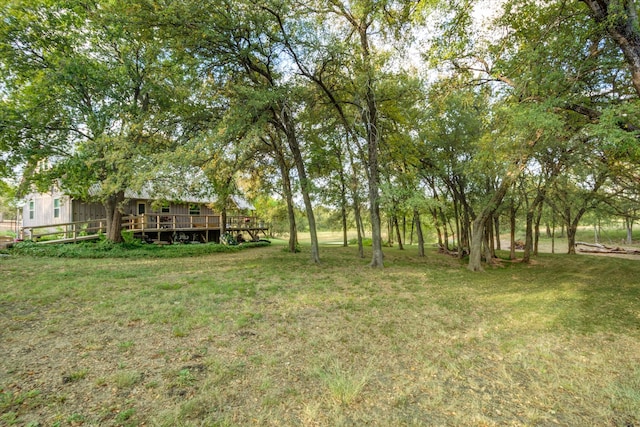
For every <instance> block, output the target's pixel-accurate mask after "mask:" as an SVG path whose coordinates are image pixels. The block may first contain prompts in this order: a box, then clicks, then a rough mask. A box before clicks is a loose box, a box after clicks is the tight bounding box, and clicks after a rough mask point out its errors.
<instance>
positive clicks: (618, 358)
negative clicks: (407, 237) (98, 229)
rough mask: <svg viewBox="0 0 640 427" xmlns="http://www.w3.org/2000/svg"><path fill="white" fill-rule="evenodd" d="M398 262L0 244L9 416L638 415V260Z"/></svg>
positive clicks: (134, 421) (326, 420)
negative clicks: (88, 253)
mask: <svg viewBox="0 0 640 427" xmlns="http://www.w3.org/2000/svg"><path fill="white" fill-rule="evenodd" d="M385 255H386V258H385V262H386V268H385V269H384V270H383V271H376V270H371V269H370V268H369V267H368V266H367V264H368V261H369V259H368V258H367V259H364V260H361V259H359V258H356V249H355V248H343V247H340V246H338V245H332V246H323V247H322V248H321V257H322V259H323V263H322V265H320V266H315V265H311V264H310V263H309V262H308V258H309V254H308V248H307V247H305V246H303V251H302V253H298V254H293V255H292V254H287V253H285V252H284V251H283V249H282V247H281V246H277V245H272V246H270V247H260V248H251V249H247V250H244V251H240V252H233V253H214V254H208V255H200V256H194V257H179V258H170V259H161V258H158V259H156V258H134V259H131V258H119V259H112V258H105V259H73V258H46V257H45V258H42V257H37V258H36V257H33V258H32V257H23V256H20V257H17V256H9V257H0V277H1V278H2V279H1V280H0V334H1V336H0V343H1V344H0V425H20V426H25V425H31V426H55V425H60V426H80V425H100V426H125V425H132V426H133V425H148V426H191V425H194V426H195V425H206V426H214V425H222V426H226V425H229V426H235V425H242V426H245V425H256V426H263V425H274V426H276V425H296V426H297V425H300V426H340V425H344V426H346V425H354V426H359V425H375V426H411V425H447V426H470V425H473V426H497V425H500V426H502V425H506V426H536V425H539V426H554V425H558V426H591V425H593V426H631V425H635V426H639V425H640V279H639V278H640V261H634V260H626V259H616V258H608V257H596V256H587V255H577V256H567V255H550V254H542V255H540V256H539V257H538V258H536V260H535V262H534V263H533V264H532V265H522V264H520V263H508V262H504V263H503V265H502V266H499V267H495V268H491V269H489V270H487V271H486V272H484V273H471V272H469V271H467V269H466V268H465V265H464V264H463V263H461V262H460V261H458V260H456V259H454V258H451V257H447V256H443V255H438V254H436V253H435V252H429V253H428V254H427V257H425V258H422V259H421V258H418V257H417V250H416V249H415V248H408V249H406V250H405V251H399V250H397V249H395V248H386V249H385ZM367 256H368V255H367Z"/></svg>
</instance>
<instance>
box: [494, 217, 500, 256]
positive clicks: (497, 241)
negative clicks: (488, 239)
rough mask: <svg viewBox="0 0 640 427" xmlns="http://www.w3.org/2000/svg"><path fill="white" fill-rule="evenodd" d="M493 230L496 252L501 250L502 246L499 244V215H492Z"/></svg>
mask: <svg viewBox="0 0 640 427" xmlns="http://www.w3.org/2000/svg"><path fill="white" fill-rule="evenodd" d="M493 229H494V230H495V234H494V235H495V238H496V250H498V251H499V250H502V244H501V242H500V215H494V217H493Z"/></svg>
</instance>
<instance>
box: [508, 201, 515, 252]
mask: <svg viewBox="0 0 640 427" xmlns="http://www.w3.org/2000/svg"><path fill="white" fill-rule="evenodd" d="M516 213H517V210H516V204H515V202H514V201H513V200H512V201H511V206H510V209H509V226H510V230H509V234H510V236H509V239H510V241H509V243H510V245H511V247H510V248H509V259H512V260H513V259H516Z"/></svg>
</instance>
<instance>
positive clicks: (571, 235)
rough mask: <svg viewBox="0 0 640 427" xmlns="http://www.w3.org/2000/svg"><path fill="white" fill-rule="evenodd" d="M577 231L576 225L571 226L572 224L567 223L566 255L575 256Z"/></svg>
mask: <svg viewBox="0 0 640 427" xmlns="http://www.w3.org/2000/svg"><path fill="white" fill-rule="evenodd" d="M577 230H578V224H577V223H576V226H575V227H574V226H573V223H571V222H568V223H567V253H568V254H570V255H575V253H576V231H577Z"/></svg>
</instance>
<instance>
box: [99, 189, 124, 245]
mask: <svg viewBox="0 0 640 427" xmlns="http://www.w3.org/2000/svg"><path fill="white" fill-rule="evenodd" d="M123 201H124V191H119V192H118V193H116V194H112V195H110V196H109V197H108V198H107V200H105V201H104V203H103V205H104V209H105V211H106V213H107V233H106V238H107V240H109V241H110V242H113V243H122V202H123Z"/></svg>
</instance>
